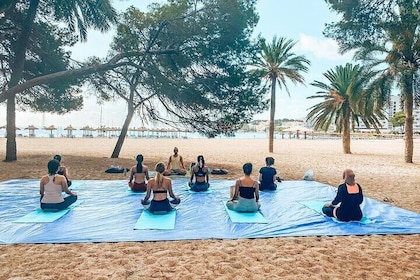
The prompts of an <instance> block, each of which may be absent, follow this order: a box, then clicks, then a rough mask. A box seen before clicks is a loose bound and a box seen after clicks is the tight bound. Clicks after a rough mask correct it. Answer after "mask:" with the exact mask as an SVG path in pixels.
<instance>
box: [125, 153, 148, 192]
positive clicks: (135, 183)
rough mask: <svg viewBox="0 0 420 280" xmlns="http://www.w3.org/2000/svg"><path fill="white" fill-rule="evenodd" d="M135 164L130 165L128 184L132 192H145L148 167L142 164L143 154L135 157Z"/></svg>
mask: <svg viewBox="0 0 420 280" xmlns="http://www.w3.org/2000/svg"><path fill="white" fill-rule="evenodd" d="M136 160H137V164H136V165H134V166H133V167H131V174H130V179H129V180H128V186H129V187H130V188H131V190H132V191H134V192H145V191H146V190H147V180H149V168H148V167H147V166H146V165H144V164H143V160H144V158H143V155H141V154H139V155H137V157H136Z"/></svg>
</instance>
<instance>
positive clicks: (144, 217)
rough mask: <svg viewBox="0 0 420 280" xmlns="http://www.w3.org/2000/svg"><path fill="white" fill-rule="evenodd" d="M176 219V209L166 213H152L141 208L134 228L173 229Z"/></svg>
mask: <svg viewBox="0 0 420 280" xmlns="http://www.w3.org/2000/svg"><path fill="white" fill-rule="evenodd" d="M175 220H176V210H172V211H171V212H169V213H168V214H164V215H154V214H152V213H150V212H149V211H146V210H143V212H142V213H141V215H140V217H139V219H138V220H137V222H136V224H135V225H134V229H174V228H175Z"/></svg>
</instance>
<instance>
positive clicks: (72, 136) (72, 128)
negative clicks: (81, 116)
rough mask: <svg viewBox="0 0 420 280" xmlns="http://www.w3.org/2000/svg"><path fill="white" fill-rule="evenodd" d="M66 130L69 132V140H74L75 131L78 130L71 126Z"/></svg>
mask: <svg viewBox="0 0 420 280" xmlns="http://www.w3.org/2000/svg"><path fill="white" fill-rule="evenodd" d="M64 130H67V137H68V138H74V135H73V130H76V128H74V127H72V126H71V125H69V126H67V127H66V128H64Z"/></svg>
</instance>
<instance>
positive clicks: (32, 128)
mask: <svg viewBox="0 0 420 280" xmlns="http://www.w3.org/2000/svg"><path fill="white" fill-rule="evenodd" d="M26 129H27V130H28V136H29V137H35V130H37V129H38V128H37V127H35V126H34V125H32V124H30V125H28V126H27V127H26V128H25V130H26Z"/></svg>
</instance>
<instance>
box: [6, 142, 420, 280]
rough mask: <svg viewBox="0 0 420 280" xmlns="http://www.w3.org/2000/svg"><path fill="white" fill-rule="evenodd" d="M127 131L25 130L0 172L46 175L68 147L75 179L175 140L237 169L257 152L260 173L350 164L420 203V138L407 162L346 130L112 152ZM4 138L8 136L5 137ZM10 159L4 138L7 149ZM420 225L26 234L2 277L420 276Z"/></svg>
mask: <svg viewBox="0 0 420 280" xmlns="http://www.w3.org/2000/svg"><path fill="white" fill-rule="evenodd" d="M116 141H117V139H115V138H114V139H108V138H92V139H82V138H76V139H67V138H52V139H50V138H18V139H17V143H18V161H16V162H9V163H6V162H0V180H1V181H4V180H9V179H28V178H36V179H38V178H40V177H41V176H42V175H44V174H45V173H46V163H47V161H48V160H49V159H51V158H52V156H53V155H54V154H57V153H58V154H61V155H62V156H63V164H64V165H66V166H67V167H68V168H69V171H70V177H71V179H83V180H87V179H106V180H116V179H117V180H120V179H126V178H127V177H128V174H127V175H124V174H106V173H104V171H105V170H106V169H107V168H108V167H109V166H110V165H119V166H124V167H130V166H132V165H135V163H136V161H135V156H136V155H137V154H139V153H141V154H143V155H144V157H145V162H144V163H145V164H146V165H148V166H149V168H150V169H153V167H154V165H155V164H156V163H157V162H159V161H163V162H165V163H166V161H167V159H168V157H169V156H170V155H171V153H172V150H173V147H175V146H177V147H178V148H179V153H180V154H181V155H182V156H183V157H184V160H185V162H186V164H187V165H188V164H189V163H190V162H194V161H195V159H196V158H197V155H199V154H202V155H204V157H205V159H206V163H207V165H208V166H210V167H211V168H226V169H228V170H229V174H228V175H223V176H221V175H214V176H211V178H210V180H216V179H218V178H220V179H236V178H238V177H240V176H241V175H242V170H241V168H242V165H243V163H245V162H251V163H253V165H254V172H253V175H254V177H256V176H257V175H258V170H259V168H260V167H261V166H263V165H264V159H265V157H266V156H273V157H274V158H275V160H276V163H275V165H276V167H277V169H278V171H279V173H280V176H281V178H282V179H284V180H301V179H302V176H303V174H304V173H305V171H307V170H308V169H313V170H314V177H315V180H316V181H319V182H322V183H326V184H329V185H333V186H337V185H338V184H340V182H341V174H342V171H343V170H344V169H345V168H351V169H353V170H354V172H355V173H356V180H357V181H358V182H359V183H360V184H361V186H362V188H363V192H364V195H365V196H367V197H370V198H373V199H376V200H379V201H382V202H384V203H389V204H392V205H395V206H398V207H402V208H405V209H408V210H411V211H415V212H417V213H420V139H415V143H414V149H415V150H414V158H413V161H414V162H415V163H414V164H406V163H404V142H403V140H401V139H396V140H376V139H372V140H352V142H351V149H352V152H353V154H351V155H345V154H343V152H342V142H341V140H340V139H330V140H313V139H307V140H303V139H301V140H298V139H292V140H290V139H284V140H283V139H277V140H275V142H274V153H272V154H270V153H268V140H267V139H234V138H229V139H131V138H129V139H126V140H125V142H124V146H123V148H122V151H121V154H120V158H118V159H111V158H110V156H111V154H112V151H113V148H114V146H115V143H116ZM0 146H1V147H5V146H6V140H5V139H0ZM0 157H1V158H2V159H4V157H5V153H4V148H3V149H2V151H1V152H0ZM419 252H420V235H419V234H415V235H373V236H313V237H287V238H282V237H279V238H266V239H238V240H194V241H170V242H169V241H168V242H121V243H78V244H16V245H1V246H0V266H1V268H0V279H140V278H144V279H151V278H155V279H168V278H172V279H301V278H306V279H339V278H342V279H420V253H419Z"/></svg>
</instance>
